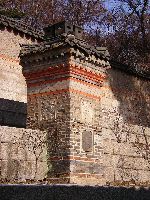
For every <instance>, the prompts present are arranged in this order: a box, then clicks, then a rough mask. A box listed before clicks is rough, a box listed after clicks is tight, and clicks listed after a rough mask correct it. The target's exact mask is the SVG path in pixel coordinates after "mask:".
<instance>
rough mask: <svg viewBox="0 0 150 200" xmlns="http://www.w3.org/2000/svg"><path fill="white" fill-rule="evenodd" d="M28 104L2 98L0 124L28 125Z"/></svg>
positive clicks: (0, 99) (19, 126) (11, 125)
mask: <svg viewBox="0 0 150 200" xmlns="http://www.w3.org/2000/svg"><path fill="white" fill-rule="evenodd" d="M26 117H27V104H26V103H23V102H19V101H13V100H8V99H3V98H0V125H1V126H10V127H17V128H25V127H26Z"/></svg>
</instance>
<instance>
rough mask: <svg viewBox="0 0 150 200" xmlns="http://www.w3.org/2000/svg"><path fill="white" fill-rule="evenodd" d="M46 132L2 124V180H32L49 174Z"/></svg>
mask: <svg viewBox="0 0 150 200" xmlns="http://www.w3.org/2000/svg"><path fill="white" fill-rule="evenodd" d="M47 171H48V169H47V150H46V133H45V132H41V131H38V130H31V129H22V128H13V127H7V126H0V182H1V183H2V182H4V183H7V182H10V183H15V182H28V181H29V182H31V180H34V181H35V182H36V180H43V179H44V178H45V177H46V175H47Z"/></svg>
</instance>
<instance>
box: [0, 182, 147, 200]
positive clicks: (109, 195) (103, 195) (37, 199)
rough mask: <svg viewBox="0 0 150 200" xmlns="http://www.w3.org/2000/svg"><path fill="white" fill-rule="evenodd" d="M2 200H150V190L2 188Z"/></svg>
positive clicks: (60, 187) (21, 186) (84, 187)
mask: <svg viewBox="0 0 150 200" xmlns="http://www.w3.org/2000/svg"><path fill="white" fill-rule="evenodd" d="M0 194H1V200H8V199H9V200H14V199H17V200H27V199H28V200H46V199H51V200H57V199H58V200H59V199H61V200H149V197H150V189H144V188H141V189H139V190H137V189H135V188H123V187H116V188H115V187H90V186H69V185H68V186H66V185H51V186H50V185H46V186H44V185H39V186H33V185H31V186H25V185H24V186H23V185H20V186H8V185H7V186H2V185H1V186H0Z"/></svg>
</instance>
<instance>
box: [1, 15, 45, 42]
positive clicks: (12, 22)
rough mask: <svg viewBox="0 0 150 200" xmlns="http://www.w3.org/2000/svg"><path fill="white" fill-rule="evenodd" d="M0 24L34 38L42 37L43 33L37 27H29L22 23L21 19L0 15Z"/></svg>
mask: <svg viewBox="0 0 150 200" xmlns="http://www.w3.org/2000/svg"><path fill="white" fill-rule="evenodd" d="M0 25H3V26H5V27H11V28H12V29H15V30H17V31H19V32H23V33H25V34H27V35H30V36H31V37H34V38H36V39H43V37H44V33H43V32H42V31H40V30H38V29H34V28H31V27H30V26H29V25H27V24H25V23H23V22H22V21H21V20H18V19H14V18H9V17H6V16H4V15H0Z"/></svg>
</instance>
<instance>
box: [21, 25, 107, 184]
mask: <svg viewBox="0 0 150 200" xmlns="http://www.w3.org/2000/svg"><path fill="white" fill-rule="evenodd" d="M80 31H81V32H80ZM64 33H65V34H64ZM45 34H46V36H47V37H49V38H51V39H52V38H53V39H52V40H48V41H47V42H44V43H41V44H38V45H30V46H29V45H26V46H25V45H24V46H22V51H21V55H20V56H21V63H22V66H23V74H24V76H25V78H26V82H27V88H28V118H27V121H28V122H27V127H28V128H32V129H40V130H46V131H47V138H48V161H49V171H48V175H47V176H48V178H49V180H50V181H53V182H55V183H77V184H99V185H101V184H105V179H104V166H103V163H102V159H103V149H102V144H101V118H100V109H101V108H100V99H101V95H102V91H101V86H102V84H103V81H104V80H105V78H106V76H107V69H108V68H109V61H108V59H109V54H108V51H107V49H106V48H104V47H103V48H96V47H94V46H90V45H89V44H87V43H86V42H85V41H83V40H82V36H81V35H82V29H81V28H79V27H77V26H73V25H68V24H67V23H66V22H62V23H58V24H55V25H53V26H50V27H47V28H46V29H45Z"/></svg>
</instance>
